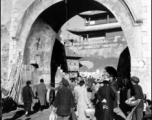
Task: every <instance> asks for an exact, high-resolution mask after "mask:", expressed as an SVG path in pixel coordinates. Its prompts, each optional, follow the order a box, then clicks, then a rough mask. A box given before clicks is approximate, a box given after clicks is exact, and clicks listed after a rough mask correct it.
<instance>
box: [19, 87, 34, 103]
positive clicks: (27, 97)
mask: <svg viewBox="0 0 152 120" xmlns="http://www.w3.org/2000/svg"><path fill="white" fill-rule="evenodd" d="M32 94H33V93H32V89H31V87H30V86H28V85H26V86H25V87H23V90H22V96H23V102H32V96H33V95H32Z"/></svg>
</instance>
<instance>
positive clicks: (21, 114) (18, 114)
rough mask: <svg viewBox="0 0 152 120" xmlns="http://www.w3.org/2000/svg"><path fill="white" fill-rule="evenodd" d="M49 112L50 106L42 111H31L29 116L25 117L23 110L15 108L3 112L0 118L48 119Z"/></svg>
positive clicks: (5, 119)
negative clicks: (14, 109)
mask: <svg viewBox="0 0 152 120" xmlns="http://www.w3.org/2000/svg"><path fill="white" fill-rule="evenodd" d="M50 113H51V107H50V108H48V109H45V110H43V111H42V112H40V111H39V112H35V113H32V114H31V115H30V116H28V117H26V116H25V115H24V111H23V110H16V111H12V112H9V113H5V114H3V117H2V120H49V115H50Z"/></svg>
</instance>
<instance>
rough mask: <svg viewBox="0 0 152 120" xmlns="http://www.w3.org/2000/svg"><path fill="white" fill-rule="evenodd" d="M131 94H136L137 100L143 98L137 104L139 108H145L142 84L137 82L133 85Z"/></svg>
mask: <svg viewBox="0 0 152 120" xmlns="http://www.w3.org/2000/svg"><path fill="white" fill-rule="evenodd" d="M131 96H134V97H135V100H137V99H142V100H141V102H140V103H139V105H138V106H137V108H142V109H143V108H144V103H143V99H144V94H143V91H142V88H141V86H140V85H138V84H136V85H133V86H132V91H131Z"/></svg>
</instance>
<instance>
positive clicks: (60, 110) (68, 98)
mask: <svg viewBox="0 0 152 120" xmlns="http://www.w3.org/2000/svg"><path fill="white" fill-rule="evenodd" d="M54 106H55V107H57V114H58V115H60V116H68V115H70V113H71V112H70V108H73V107H74V99H73V95H72V92H71V90H70V89H68V88H67V87H62V88H61V89H59V90H58V92H57V95H56V98H55V102H54Z"/></svg>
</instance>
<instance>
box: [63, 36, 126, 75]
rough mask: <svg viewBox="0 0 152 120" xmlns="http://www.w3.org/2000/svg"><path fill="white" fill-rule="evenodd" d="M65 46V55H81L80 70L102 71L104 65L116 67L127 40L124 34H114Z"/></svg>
mask: <svg viewBox="0 0 152 120" xmlns="http://www.w3.org/2000/svg"><path fill="white" fill-rule="evenodd" d="M65 46H66V47H65V48H66V55H67V56H78V57H82V58H80V59H79V61H80V63H81V64H82V65H83V66H82V67H81V68H80V71H81V72H96V71H102V69H103V68H104V67H106V66H113V67H114V68H116V69H117V66H118V60H119V57H120V54H121V53H122V51H123V50H124V49H125V48H126V47H127V42H126V40H125V38H124V36H115V37H111V38H103V39H99V40H98V39H97V40H88V41H81V42H75V43H72V44H71V45H66V44H65Z"/></svg>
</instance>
